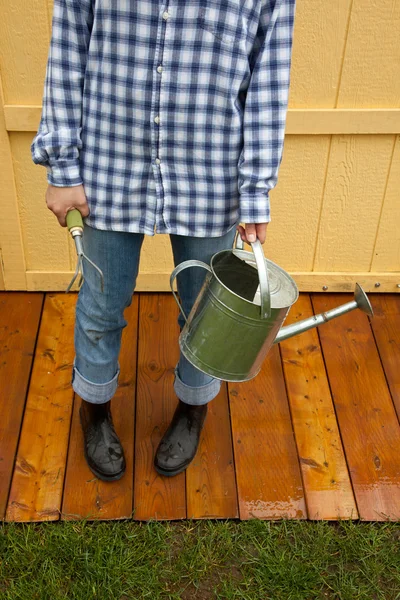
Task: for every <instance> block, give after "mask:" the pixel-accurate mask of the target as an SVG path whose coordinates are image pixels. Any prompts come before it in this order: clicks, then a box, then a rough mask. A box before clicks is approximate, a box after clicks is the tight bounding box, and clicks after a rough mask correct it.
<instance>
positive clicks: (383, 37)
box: [336, 0, 400, 108]
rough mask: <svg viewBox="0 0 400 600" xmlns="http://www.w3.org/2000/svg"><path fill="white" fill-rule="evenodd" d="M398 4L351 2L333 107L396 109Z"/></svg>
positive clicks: (399, 96)
mask: <svg viewBox="0 0 400 600" xmlns="http://www.w3.org/2000/svg"><path fill="white" fill-rule="evenodd" d="M399 37H400V3H399V2H398V0H354V1H353V7H352V12H351V19H350V23H349V32H348V36H347V44H346V52H345V56H344V60H343V69H342V76H341V80H340V89H339V96H338V101H337V105H336V106H337V107H338V108H342V107H345V106H346V107H362V106H365V107H373V106H379V107H381V108H384V107H392V108H394V107H398V106H400V43H399Z"/></svg>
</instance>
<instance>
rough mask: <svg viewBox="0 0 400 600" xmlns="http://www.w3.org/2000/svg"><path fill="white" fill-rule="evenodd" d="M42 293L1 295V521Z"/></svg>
mask: <svg viewBox="0 0 400 600" xmlns="http://www.w3.org/2000/svg"><path fill="white" fill-rule="evenodd" d="M42 306H43V294H38V293H36V294H26V293H19V292H7V293H0V481H1V485H0V518H1V519H3V518H4V515H5V511H6V506H7V497H8V492H9V489H10V483H11V477H12V472H13V467H14V457H15V452H16V449H17V445H18V436H19V433H20V428H21V422H22V417H23V412H24V406H25V399H26V392H27V389H28V384H29V375H30V372H31V367H32V362H33V352H34V349H35V343H36V337H37V332H38V328H39V323H40V315H41V312H42Z"/></svg>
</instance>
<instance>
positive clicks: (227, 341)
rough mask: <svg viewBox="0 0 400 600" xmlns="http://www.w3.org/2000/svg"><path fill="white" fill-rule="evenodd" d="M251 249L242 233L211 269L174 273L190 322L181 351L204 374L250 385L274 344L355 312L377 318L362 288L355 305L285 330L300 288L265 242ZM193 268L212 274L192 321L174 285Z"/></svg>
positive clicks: (198, 264)
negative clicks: (269, 255)
mask: <svg viewBox="0 0 400 600" xmlns="http://www.w3.org/2000/svg"><path fill="white" fill-rule="evenodd" d="M239 240H240V242H239ZM251 248H252V252H248V251H246V250H243V242H242V240H241V238H240V236H239V232H238V233H237V235H236V241H235V242H234V245H233V249H228V250H221V251H219V252H217V253H216V254H214V255H213V256H212V258H211V261H210V265H208V264H206V263H204V262H202V261H200V260H186V261H184V262H181V263H180V264H179V265H178V266H177V267H175V269H174V270H173V271H172V273H171V277H170V286H171V290H172V293H173V295H174V297H175V300H176V302H177V304H178V306H179V309H180V311H181V313H182V315H183V317H184V319H185V325H184V327H183V329H182V331H181V333H180V336H179V346H180V349H181V351H182V353H183V354H184V356H185V357H186V358H187V360H188V361H189V362H190V363H192V364H193V365H194V366H195V367H196V368H197V369H199V370H200V371H202V372H203V373H206V374H207V375H210V376H212V377H215V378H216V379H221V380H223V381H248V380H250V379H253V377H255V376H256V375H257V374H258V373H259V371H260V369H261V366H262V363H263V361H264V358H265V356H266V355H267V353H268V351H269V350H270V348H271V346H272V345H273V344H276V343H277V342H281V341H283V340H285V339H287V338H290V337H292V336H294V335H297V334H299V333H302V332H303V331H307V330H308V329H312V328H313V327H316V326H317V325H321V324H322V323H326V322H327V321H329V320H331V319H334V318H335V317H339V316H340V315H343V314H345V313H347V312H350V311H351V310H354V309H355V308H359V309H360V310H362V311H363V312H364V313H366V314H367V315H369V316H371V317H372V316H373V310H372V306H371V304H370V302H369V300H368V297H367V295H366V294H365V292H364V290H363V289H362V287H361V286H360V285H359V284H358V283H356V285H355V291H354V300H352V301H351V302H346V303H345V304H342V305H341V306H338V307H337V308H333V309H331V310H328V311H327V312H324V313H321V314H318V315H313V316H312V317H310V318H307V319H304V320H302V321H297V322H296V323H293V324H292V325H287V326H286V327H282V324H283V322H284V321H285V319H286V317H287V315H288V312H289V310H290V307H291V306H292V304H294V303H295V302H296V301H297V299H298V297H299V291H298V288H297V285H296V283H295V281H294V280H293V279H292V277H291V276H290V275H289V274H288V273H287V272H286V271H284V270H283V269H282V268H281V267H279V266H278V265H277V264H275V263H274V262H272V261H271V260H269V259H267V258H265V256H264V252H263V248H262V245H261V242H260V240H258V239H257V240H256V241H255V242H251ZM189 267H202V268H203V269H206V271H207V273H206V276H205V279H204V282H203V285H202V287H201V289H200V292H199V294H198V296H197V298H196V300H195V302H194V304H193V306H192V309H191V311H190V313H189V315H188V316H186V315H185V313H184V311H183V309H182V306H181V304H180V302H179V300H178V298H177V296H176V294H175V291H174V289H173V282H174V279H175V277H176V276H177V275H178V273H180V272H181V271H183V270H184V269H187V268H189Z"/></svg>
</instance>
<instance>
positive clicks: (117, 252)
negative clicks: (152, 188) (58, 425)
mask: <svg viewBox="0 0 400 600" xmlns="http://www.w3.org/2000/svg"><path fill="white" fill-rule="evenodd" d="M236 225H237V224H235V225H234V226H233V227H232V229H231V230H230V231H229V232H228V233H227V234H225V235H224V236H221V237H214V238H199V237H189V236H182V235H175V234H170V241H171V245H172V253H173V257H174V263H175V266H177V265H178V264H179V263H181V262H183V261H185V260H190V259H197V260H201V261H203V262H205V263H207V264H210V261H211V257H212V256H213V254H215V253H216V252H218V251H219V250H226V249H230V248H232V247H233V242H234V238H235V233H236ZM143 239H144V234H142V233H127V232H121V231H108V230H101V229H94V228H92V227H90V226H88V225H85V229H84V233H83V248H84V252H85V254H86V255H87V256H88V257H89V258H90V259H91V260H92V261H93V262H94V263H95V264H96V265H98V266H99V267H100V269H101V270H102V271H103V275H104V292H103V293H102V292H101V290H100V278H99V274H98V273H97V271H96V270H95V269H93V268H92V267H91V266H90V265H87V263H86V261H84V266H83V268H84V281H83V283H82V286H81V288H80V290H79V294H78V299H77V303H76V318H75V339H74V341H75V358H74V364H73V370H72V382H71V383H72V387H73V389H74V390H75V392H76V393H77V394H79V396H80V397H81V398H83V399H84V400H86V401H87V402H92V403H94V404H103V403H105V402H107V401H108V400H110V399H111V398H112V396H113V395H114V394H115V391H116V389H117V386H118V377H119V373H120V363H119V360H118V359H119V352H120V347H121V338H122V330H123V328H124V327H126V325H127V324H128V323H127V321H126V320H125V318H124V310H125V308H126V307H128V306H130V305H131V303H132V296H133V292H134V289H135V285H136V278H137V274H138V270H139V259H140V251H141V247H142V243H143ZM206 274H207V271H206V270H205V269H201V268H199V267H190V268H188V269H186V270H184V271H182V272H181V273H179V274H178V275H177V278H176V281H177V288H178V294H179V297H180V300H181V303H182V307H183V310H184V312H185V314H186V315H189V312H190V310H191V308H192V306H193V303H194V301H195V299H196V297H197V295H198V293H199V291H200V288H201V286H202V284H203V282H204V278H205V276H206ZM178 324H179V326H180V328H181V330H182V328H183V326H184V324H185V320H184V318H183V316H182V315H181V314H180V313H179V316H178ZM174 372H175V379H174V384H173V385H174V390H175V393H176V395H177V396H178V398H180V399H181V400H182V401H183V402H186V403H187V404H194V405H200V404H206V403H207V402H209V401H210V400H212V399H213V398H215V396H217V395H218V393H219V390H220V387H221V380H219V379H216V378H213V377H211V376H209V375H207V374H206V373H203V372H202V371H200V370H199V369H197V368H196V367H194V366H193V365H192V364H191V363H190V362H189V361H188V360H187V359H186V358H185V356H184V355H183V354H182V352H181V353H180V358H179V361H178V363H177V365H176V366H175V370H174Z"/></svg>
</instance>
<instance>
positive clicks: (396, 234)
mask: <svg viewBox="0 0 400 600" xmlns="http://www.w3.org/2000/svg"><path fill="white" fill-rule="evenodd" d="M399 189H400V136H396V137H395V138H394V143H393V152H392V157H391V164H390V170H389V173H388V178H387V184H386V190H385V196H384V199H383V204H382V207H381V215H380V219H379V226H378V229H377V232H376V242H375V247H374V251H373V254H372V258H371V271H374V272H379V271H382V270H385V271H387V272H388V273H389V272H392V271H394V272H396V273H397V279H398V281H397V283H399V284H400V225H399V223H400V200H399ZM378 281H380V279H378ZM388 291H389V290H388ZM390 291H393V292H395V291H396V292H399V291H400V290H399V289H398V288H396V289H395V288H393V290H390Z"/></svg>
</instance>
